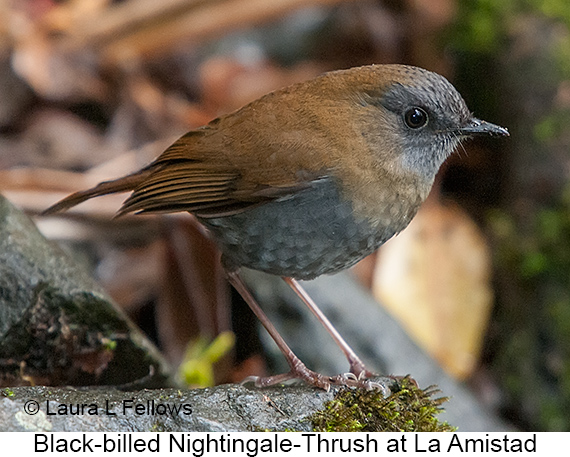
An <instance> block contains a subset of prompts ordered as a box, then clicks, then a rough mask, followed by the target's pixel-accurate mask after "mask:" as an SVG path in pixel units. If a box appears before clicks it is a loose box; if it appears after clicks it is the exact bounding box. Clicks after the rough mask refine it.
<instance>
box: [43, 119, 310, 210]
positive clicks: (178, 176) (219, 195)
mask: <svg viewBox="0 0 570 457" xmlns="http://www.w3.org/2000/svg"><path fill="white" fill-rule="evenodd" d="M202 134H203V132H202V131H200V130H199V131H193V132H189V133H188V134H186V135H185V136H183V137H182V138H180V139H179V140H178V141H176V142H175V143H174V144H173V145H172V146H170V147H169V148H168V149H167V150H166V151H164V152H163V153H162V154H161V155H160V156H159V157H158V158H157V159H156V160H155V161H154V162H153V163H151V164H150V165H149V166H147V167H146V168H143V169H142V170H140V171H139V172H136V173H133V174H131V175H128V176H125V177H123V178H119V179H117V180H114V181H106V182H103V183H100V184H99V185H97V186H95V187H94V188H92V189H88V190H85V191H80V192H76V193H75V194H72V195H70V196H68V197H66V198H65V199H63V200H62V201H60V202H58V203H56V204H55V205H53V206H52V207H50V208H48V209H47V210H46V211H45V212H44V214H50V213H55V212H58V211H63V210H66V209H68V208H71V207H73V206H75V205H77V204H79V203H81V202H83V201H85V200H88V199H90V198H93V197H97V196H100V195H105V194H111V193H118V192H127V191H132V193H131V195H130V196H129V198H127V200H126V201H125V202H124V204H123V206H122V207H121V209H120V210H119V212H118V215H122V214H126V213H130V212H136V213H170V212H178V211H188V212H191V213H194V214H196V215H197V216H200V217H220V216H227V215H231V214H235V213H238V212H241V211H243V210H245V209H247V208H250V207H252V206H256V205H259V204H262V203H264V202H267V201H270V200H274V199H276V198H281V197H284V196H287V195H291V194H293V193H295V192H298V191H300V190H302V189H305V188H307V187H308V186H310V182H307V181H301V182H296V181H293V180H288V179H284V180H281V181H279V182H278V183H275V182H273V183H272V184H268V183H266V182H264V179H263V177H262V176H254V179H252V175H251V174H250V175H249V176H248V177H247V178H246V177H244V173H243V172H242V171H241V170H240V169H239V167H236V164H235V163H234V164H232V163H230V162H229V161H228V160H227V158H225V157H223V156H221V155H220V154H218V153H217V152H216V151H215V150H214V151H211V150H210V151H203V150H198V151H196V150H194V151H192V149H193V147H192V143H193V141H194V140H195V139H196V138H199V137H200V136H201V135H202Z"/></svg>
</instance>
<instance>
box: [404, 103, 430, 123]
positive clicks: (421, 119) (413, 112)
mask: <svg viewBox="0 0 570 457" xmlns="http://www.w3.org/2000/svg"><path fill="white" fill-rule="evenodd" d="M404 121H405V122H406V125H407V126H408V127H410V128H411V129H419V128H421V127H423V126H424V125H426V124H427V121H428V115H427V113H426V112H425V110H423V109H422V108H419V107H417V106H414V107H413V108H410V109H409V110H408V111H406V114H404Z"/></svg>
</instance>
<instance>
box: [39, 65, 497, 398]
mask: <svg viewBox="0 0 570 457" xmlns="http://www.w3.org/2000/svg"><path fill="white" fill-rule="evenodd" d="M472 135H498V136H507V135H508V131H507V130H506V129H505V128H502V127H499V126H497V125H494V124H490V123H488V122H485V121H481V120H479V119H476V118H475V117H473V115H472V114H471V113H470V111H469V110H468V108H467V106H466V104H465V101H464V100H463V98H462V97H461V95H460V94H459V93H458V92H457V90H456V89H455V88H454V87H453V86H452V85H451V84H450V83H449V82H448V81H447V80H446V79H445V78H443V77H442V76H440V75H438V74H435V73H432V72H430V71H427V70H423V69H421V68H416V67H411V66H404V65H371V66H364V67H358V68H351V69H348V70H341V71H334V72H330V73H326V74H324V75H322V76H319V77H317V78H315V79H312V80H309V81H306V82H302V83H299V84H295V85H292V86H290V87H286V88H284V89H281V90H277V91H275V92H272V93H270V94H267V95H265V96H263V97H261V98H259V99H258V100H255V101H254V102H252V103H250V104H248V105H246V106H244V107H243V108H241V109H239V110H237V111H235V112H233V113H231V114H228V115H225V116H221V117H219V118H217V119H215V120H213V121H212V122H210V123H209V124H208V125H206V126H203V127H201V128H198V129H196V130H192V131H190V132H188V133H187V134H186V135H184V136H182V137H181V138H180V139H178V140H177V141H176V142H175V143H174V144H173V145H172V146H170V147H169V148H168V149H167V150H166V151H164V152H163V153H162V154H161V155H160V156H159V157H158V158H157V159H156V160H155V161H154V162H152V163H151V164H149V165H148V166H146V167H144V168H143V169H142V170H140V171H137V172H135V173H133V174H130V175H128V176H125V177H123V178H120V179H117V180H114V181H108V182H103V183H101V184H99V185H98V186H96V187H94V188H93V189H89V190H86V191H81V192H77V193H75V194H73V195H70V196H69V197H67V198H65V199H64V200H62V201H60V202H59V203H57V204H55V205H54V206H52V207H51V208H49V209H48V210H47V211H46V213H53V212H56V211H60V210H64V209H67V208H70V207H72V206H74V205H77V204H78V203H81V202H83V201H85V200H87V199H89V198H92V197H96V196H99V195H104V194H110V193H115V192H127V191H128V192H131V195H130V196H129V197H128V199H127V200H126V201H125V202H124V204H123V206H122V208H121V209H120V210H119V212H118V214H119V215H120V214H125V213H129V212H137V213H164V212H176V211H188V212H190V213H192V214H193V215H194V216H196V218H197V219H198V220H199V221H200V222H201V223H202V224H203V225H204V226H206V227H207V228H208V230H209V231H210V232H211V234H212V236H213V237H214V239H215V240H216V242H217V244H218V246H219V248H220V250H221V252H222V262H223V264H224V267H225V269H226V271H227V275H228V278H229V280H230V282H231V283H232V285H233V286H234V287H235V288H236V289H237V290H238V292H240V294H241V295H242V296H243V298H244V299H245V300H246V302H247V303H248V304H249V306H250V307H251V308H252V310H253V311H254V313H255V314H256V315H257V317H258V318H259V319H260V321H261V322H262V323H263V325H264V326H265V328H266V329H267V330H268V331H269V333H270V334H271V336H272V337H273V339H274V340H275V342H276V343H277V345H278V346H279V348H280V349H281V351H282V352H283V354H284V355H285V357H286V358H287V361H288V363H289V366H290V367H291V370H290V372H289V373H286V374H281V375H276V376H270V377H266V378H258V379H257V381H256V384H257V385H259V386H266V385H270V384H274V383H277V382H281V381H284V380H287V379H292V378H300V379H303V380H305V381H306V382H308V383H310V384H312V385H315V386H318V387H321V388H325V389H328V388H329V387H330V385H331V384H339V385H349V386H365V387H366V386H370V383H368V384H367V381H366V378H367V377H369V376H372V373H371V372H370V371H369V370H368V369H367V368H366V367H365V366H364V364H363V363H362V361H361V360H360V359H359V358H358V356H357V355H356V354H355V353H354V352H353V351H352V349H351V348H350V347H349V346H348V345H347V344H346V342H345V341H344V340H343V339H342V337H341V336H340V335H339V334H338V332H337V331H336V330H335V329H334V327H333V326H332V324H330V322H329V321H328V320H327V318H326V317H325V316H324V315H323V314H322V312H321V311H320V310H319V309H318V308H317V307H316V305H315V304H314V302H313V301H312V300H311V299H310V297H309V296H308V295H307V294H306V292H305V291H304V290H303V289H302V288H301V286H300V285H299V284H298V282H297V280H298V279H311V278H315V277H316V276H319V275H322V274H325V273H335V272H338V271H340V270H344V269H346V268H348V267H350V266H351V265H354V264H355V263H356V262H358V261H359V260H360V259H362V258H363V257H365V256H367V255H368V254H370V253H372V252H374V251H375V250H376V249H377V248H378V247H379V246H380V245H382V244H383V243H384V242H386V241H387V240H388V239H390V238H391V237H392V236H394V235H395V234H397V233H398V232H400V231H401V230H403V229H404V228H405V227H406V226H407V225H408V224H409V222H410V220H411V219H412V218H413V217H414V215H415V214H416V211H417V210H418V208H419V206H420V205H421V203H422V202H423V201H424V200H425V198H426V197H427V195H428V193H429V191H430V189H431V187H432V184H433V182H434V178H435V175H436V173H437V171H438V170H439V168H440V166H441V165H442V163H443V162H444V161H445V159H446V158H447V157H448V156H449V155H450V154H452V153H453V151H454V149H455V148H456V146H457V145H458V144H459V143H460V142H461V140H462V139H464V138H466V137H469V136H472ZM240 267H248V268H252V269H255V270H260V271H263V272H266V273H270V274H274V275H279V276H282V277H283V278H284V279H285V281H287V283H288V284H289V285H290V286H291V287H292V288H293V289H294V290H295V292H296V293H297V294H298V295H299V296H300V297H301V299H302V300H303V301H304V302H305V303H306V304H307V305H308V306H309V308H310V309H311V311H312V312H313V313H314V314H315V315H316V316H317V317H318V318H319V320H320V321H321V322H322V323H323V325H324V326H325V327H326V328H327V330H328V331H329V333H330V334H331V335H332V337H333V338H334V340H335V341H336V343H337V344H338V345H339V346H340V348H341V349H342V350H343V352H344V353H345V355H346V357H347V358H348V361H349V364H350V373H347V374H341V375H337V376H332V377H329V376H325V375H322V374H319V373H316V372H314V371H312V370H309V369H308V368H307V367H306V366H305V365H304V364H303V363H302V362H301V361H300V360H299V359H298V358H297V357H296V356H295V354H294V353H293V352H292V351H291V349H290V348H289V347H288V346H287V344H286V343H285V341H284V340H283V338H282V337H281V336H280V335H279V333H278V332H277V330H276V329H275V327H274V326H273V325H272V324H271V322H270V321H269V320H268V318H267V316H266V315H265V314H264V312H263V311H262V310H261V308H260V307H259V305H258V304H257V303H256V301H255V299H254V298H253V296H252V295H251V294H250V293H249V291H248V289H247V288H246V286H245V284H244V283H243V281H242V280H241V278H240V276H239V269H240Z"/></svg>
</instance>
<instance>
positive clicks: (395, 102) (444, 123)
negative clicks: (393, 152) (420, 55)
mask: <svg viewBox="0 0 570 457" xmlns="http://www.w3.org/2000/svg"><path fill="white" fill-rule="evenodd" d="M396 68H398V70H399V71H397V72H395V73H396V74H397V78H394V82H392V83H391V84H389V85H388V86H387V87H386V88H385V89H384V93H383V95H382V97H381V98H380V101H379V102H380V105H381V106H382V107H384V108H385V109H386V110H387V111H388V112H389V113H390V116H391V117H392V121H393V122H391V123H390V125H392V126H393V128H394V131H393V133H395V135H396V136H397V138H398V143H399V144H400V148H399V149H400V151H401V157H400V160H401V164H402V166H403V167H404V168H406V169H408V170H410V171H413V172H415V173H418V174H420V175H423V176H424V177H425V178H427V179H429V180H433V178H434V177H435V174H436V173H437V171H438V170H439V167H440V166H441V165H442V163H443V162H444V161H445V159H446V158H447V157H448V156H449V155H450V154H451V153H453V151H454V150H455V148H456V147H457V145H458V144H459V143H460V142H461V140H462V139H464V138H466V137H468V136H471V135H500V136H506V135H508V134H509V133H508V131H507V130H506V129H505V128H502V127H499V126H497V125H494V124H491V123H488V122H485V121H481V120H479V119H476V118H475V117H473V115H472V114H471V112H470V111H469V109H468V108H467V105H466V103H465V101H464V100H463V97H461V95H460V94H459V92H458V91H457V90H456V89H455V87H453V85H451V83H450V82H449V81H447V79H445V78H444V77H443V76H440V75H438V74H436V73H432V72H430V71H427V70H423V69H421V68H416V67H407V66H399V67H396Z"/></svg>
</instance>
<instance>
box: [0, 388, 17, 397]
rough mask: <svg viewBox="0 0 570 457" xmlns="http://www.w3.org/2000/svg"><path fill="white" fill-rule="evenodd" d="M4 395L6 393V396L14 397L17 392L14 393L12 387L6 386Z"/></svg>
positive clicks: (3, 390) (3, 391)
mask: <svg viewBox="0 0 570 457" xmlns="http://www.w3.org/2000/svg"><path fill="white" fill-rule="evenodd" d="M2 395H4V396H5V397H13V396H15V395H16V394H15V393H14V391H13V390H12V389H9V388H6V389H2Z"/></svg>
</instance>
